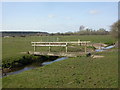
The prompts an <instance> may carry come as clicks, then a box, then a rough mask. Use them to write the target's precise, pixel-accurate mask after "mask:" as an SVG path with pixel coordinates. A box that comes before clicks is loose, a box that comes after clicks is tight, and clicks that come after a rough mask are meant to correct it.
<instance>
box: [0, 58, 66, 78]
mask: <svg viewBox="0 0 120 90" xmlns="http://www.w3.org/2000/svg"><path fill="white" fill-rule="evenodd" d="M65 59H67V57H61V58H58V59H56V60H53V61H47V62H43V63H38V62H36V63H32V64H30V65H27V66H25V67H20V68H17V69H16V70H14V71H13V72H8V73H6V75H5V76H2V77H6V76H9V75H14V74H19V73H21V72H24V71H27V70H31V69H34V68H37V67H42V66H45V65H48V64H51V63H54V62H57V61H61V60H65Z"/></svg>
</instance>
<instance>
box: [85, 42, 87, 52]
mask: <svg viewBox="0 0 120 90" xmlns="http://www.w3.org/2000/svg"><path fill="white" fill-rule="evenodd" d="M86 53H87V46H86V43H85V54H86Z"/></svg>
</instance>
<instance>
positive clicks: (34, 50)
mask: <svg viewBox="0 0 120 90" xmlns="http://www.w3.org/2000/svg"><path fill="white" fill-rule="evenodd" d="M35 51H36V47H35V43H34V52H35Z"/></svg>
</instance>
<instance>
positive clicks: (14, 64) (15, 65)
mask: <svg viewBox="0 0 120 90" xmlns="http://www.w3.org/2000/svg"><path fill="white" fill-rule="evenodd" d="M57 58H58V56H34V55H23V56H21V57H19V58H17V59H16V58H12V60H11V59H8V60H6V62H3V64H2V75H3V76H5V75H6V73H9V72H14V71H17V70H20V69H21V68H24V67H25V66H29V65H33V66H34V65H35V66H36V65H37V64H39V65H40V64H42V63H43V62H49V61H54V60H56V59H57ZM7 61H9V62H7Z"/></svg>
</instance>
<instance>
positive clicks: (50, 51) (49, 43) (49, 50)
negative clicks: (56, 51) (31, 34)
mask: <svg viewBox="0 0 120 90" xmlns="http://www.w3.org/2000/svg"><path fill="white" fill-rule="evenodd" d="M49 45H50V43H49ZM49 52H51V47H50V46H49Z"/></svg>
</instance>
